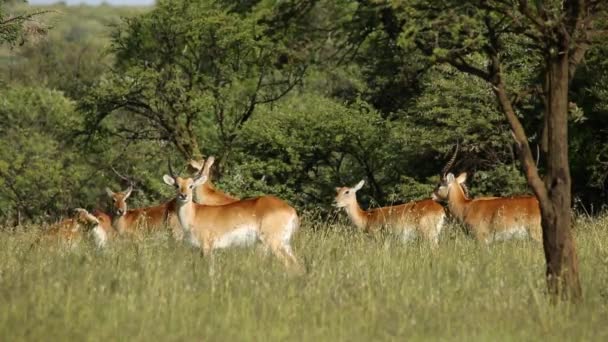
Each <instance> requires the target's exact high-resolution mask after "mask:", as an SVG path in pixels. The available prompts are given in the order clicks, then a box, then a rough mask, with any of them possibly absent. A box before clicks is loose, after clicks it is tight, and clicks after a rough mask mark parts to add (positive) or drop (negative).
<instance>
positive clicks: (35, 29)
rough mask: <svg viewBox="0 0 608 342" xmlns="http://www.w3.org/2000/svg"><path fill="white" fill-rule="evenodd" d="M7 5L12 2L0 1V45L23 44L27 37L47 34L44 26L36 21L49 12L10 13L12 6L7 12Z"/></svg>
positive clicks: (46, 28)
mask: <svg viewBox="0 0 608 342" xmlns="http://www.w3.org/2000/svg"><path fill="white" fill-rule="evenodd" d="M20 2H25V1H20ZM7 3H8V4H11V3H14V1H6V0H0V45H4V44H7V45H9V46H13V45H15V44H17V43H19V44H23V43H24V42H25V40H26V39H27V38H28V37H36V36H40V35H45V34H46V33H47V32H48V27H47V26H46V24H44V23H42V22H40V21H38V20H37V19H38V18H39V17H40V16H41V15H43V14H45V13H48V12H49V11H33V12H26V11H23V10H21V11H19V10H18V11H17V13H12V12H13V11H12V9H14V8H13V7H14V6H13V7H12V8H11V10H9V8H8V6H7Z"/></svg>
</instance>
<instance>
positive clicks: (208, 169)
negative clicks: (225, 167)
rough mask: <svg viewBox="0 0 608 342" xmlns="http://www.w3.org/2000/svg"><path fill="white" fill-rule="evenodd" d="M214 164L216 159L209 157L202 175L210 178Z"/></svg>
mask: <svg viewBox="0 0 608 342" xmlns="http://www.w3.org/2000/svg"><path fill="white" fill-rule="evenodd" d="M213 163H215V157H214V156H209V157H208V158H207V160H206V161H205V165H203V172H201V174H202V175H204V176H205V177H209V171H210V170H211V166H212V165H213Z"/></svg>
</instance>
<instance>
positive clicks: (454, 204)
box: [448, 183, 470, 220]
mask: <svg viewBox="0 0 608 342" xmlns="http://www.w3.org/2000/svg"><path fill="white" fill-rule="evenodd" d="M469 201H470V200H469V199H468V198H466V197H465V195H464V191H463V190H462V187H461V186H460V184H458V183H456V184H455V185H453V186H451V187H450V188H449V190H448V207H449V208H450V212H452V214H454V216H456V217H457V218H458V219H459V220H462V219H463V218H464V209H465V206H466V205H467V203H468V202H469Z"/></svg>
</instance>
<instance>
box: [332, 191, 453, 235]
mask: <svg viewBox="0 0 608 342" xmlns="http://www.w3.org/2000/svg"><path fill="white" fill-rule="evenodd" d="M363 184H365V181H363V180H362V181H360V182H359V183H358V184H357V185H355V186H354V187H352V188H349V187H341V188H336V198H335V200H334V204H335V206H337V207H339V208H344V209H345V210H346V213H347V214H348V216H349V218H350V220H351V221H352V222H353V223H354V224H355V226H357V228H359V229H361V230H363V231H365V232H368V233H373V232H375V231H378V230H380V229H383V228H386V229H389V230H391V231H392V232H394V233H396V234H398V235H399V236H400V237H401V238H402V240H403V241H408V240H411V239H413V238H415V237H416V236H422V237H424V238H425V239H427V240H428V241H429V242H430V243H431V244H432V246H433V247H435V246H437V244H438V242H439V234H440V233H441V230H442V228H443V222H444V220H445V211H444V209H443V207H442V206H441V205H440V204H438V203H437V202H435V201H433V200H432V199H427V200H421V201H412V202H409V203H406V204H401V205H395V206H389V207H382V208H376V209H370V210H367V211H364V210H362V209H361V208H360V207H359V203H358V202H357V191H359V190H360V189H361V188H362V187H363Z"/></svg>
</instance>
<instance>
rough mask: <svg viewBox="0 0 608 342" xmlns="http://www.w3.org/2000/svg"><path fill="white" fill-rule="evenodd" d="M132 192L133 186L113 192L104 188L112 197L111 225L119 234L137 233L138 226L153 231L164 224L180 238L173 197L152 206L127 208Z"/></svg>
mask: <svg viewBox="0 0 608 342" xmlns="http://www.w3.org/2000/svg"><path fill="white" fill-rule="evenodd" d="M132 192H133V186H129V188H127V190H125V191H121V192H113V191H112V190H111V189H110V188H106V193H107V194H108V196H109V197H110V198H111V199H112V209H111V217H112V226H113V227H114V229H116V230H117V231H118V233H120V234H137V233H138V232H140V228H143V230H144V231H154V230H156V229H159V228H161V227H164V225H165V224H168V225H169V228H170V229H171V231H172V233H173V236H174V237H175V238H176V239H178V240H179V239H181V232H180V229H179V222H178V221H177V218H176V217H175V214H174V213H175V199H173V200H171V201H169V202H167V203H163V204H160V205H157V206H153V207H146V208H137V209H131V210H127V199H128V198H129V196H131V193H132Z"/></svg>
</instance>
